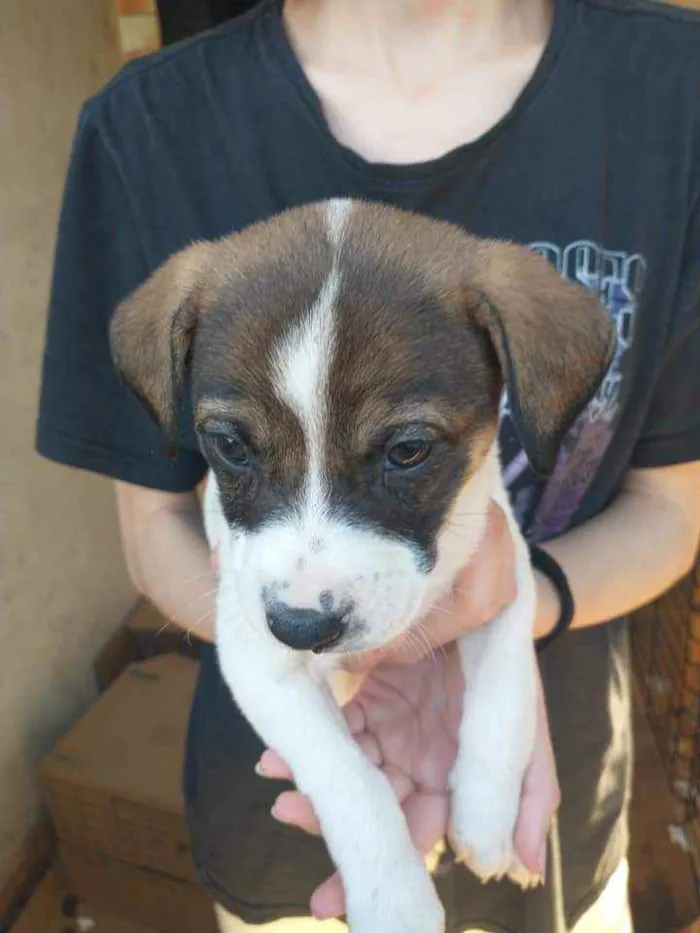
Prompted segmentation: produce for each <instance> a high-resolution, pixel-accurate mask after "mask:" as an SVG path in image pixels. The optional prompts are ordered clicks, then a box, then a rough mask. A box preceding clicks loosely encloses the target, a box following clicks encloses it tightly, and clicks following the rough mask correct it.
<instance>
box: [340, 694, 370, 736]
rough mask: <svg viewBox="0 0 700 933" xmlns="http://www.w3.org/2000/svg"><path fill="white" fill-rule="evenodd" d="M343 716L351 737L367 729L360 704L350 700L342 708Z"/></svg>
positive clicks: (365, 718)
mask: <svg viewBox="0 0 700 933" xmlns="http://www.w3.org/2000/svg"><path fill="white" fill-rule="evenodd" d="M343 716H345V722H346V723H347V724H348V728H349V729H350V732H352V734H353V735H355V736H357V735H360V733H362V732H364V731H365V729H366V728H367V717H366V716H365V711H364V709H363V708H362V704H361V703H356V702H355V701H354V700H351V701H350V703H348V704H347V706H345V707H343Z"/></svg>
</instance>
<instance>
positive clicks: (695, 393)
mask: <svg viewBox="0 0 700 933" xmlns="http://www.w3.org/2000/svg"><path fill="white" fill-rule="evenodd" d="M695 207H696V210H695V212H694V214H693V215H692V217H691V222H690V225H689V233H688V238H687V240H686V251H685V261H684V265H683V272H682V275H681V281H680V285H679V289H678V295H677V301H676V306H675V310H674V320H673V328H672V332H671V337H670V340H669V342H668V345H667V347H666V350H665V353H664V355H663V359H662V365H661V369H660V372H659V377H658V380H657V383H656V386H655V389H654V394H653V396H652V401H651V406H650V408H649V411H648V414H647V418H646V421H645V423H644V427H643V430H642V435H641V437H640V439H639V441H638V443H637V446H636V448H635V450H634V454H633V457H632V466H635V467H661V466H672V465H674V464H677V463H687V462H689V461H692V460H700V203H696V205H695Z"/></svg>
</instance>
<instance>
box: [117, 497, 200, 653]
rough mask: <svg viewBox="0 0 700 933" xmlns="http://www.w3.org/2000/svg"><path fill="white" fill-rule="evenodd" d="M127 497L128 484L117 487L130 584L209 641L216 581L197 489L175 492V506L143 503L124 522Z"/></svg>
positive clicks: (173, 617)
mask: <svg viewBox="0 0 700 933" xmlns="http://www.w3.org/2000/svg"><path fill="white" fill-rule="evenodd" d="M128 496H129V491H128V488H124V487H123V488H120V489H118V494H117V500H118V503H119V512H120V519H121V525H122V534H123V536H124V539H125V545H126V547H125V551H126V554H127V559H128V564H129V571H130V573H131V576H132V579H133V580H134V583H135V584H136V586H137V588H138V589H139V591H140V592H141V594H142V595H143V596H145V597H146V598H147V599H149V600H150V601H151V602H152V603H153V604H154V605H155V606H157V607H158V609H160V610H161V612H163V614H164V615H165V616H166V617H167V618H168V619H169V620H171V621H172V622H173V623H175V624H176V625H179V626H180V627H181V628H183V629H186V630H187V631H189V632H191V633H192V634H193V635H196V636H198V637H199V638H204V639H206V640H213V638H214V604H215V593H216V582H217V581H216V577H215V574H214V572H213V570H212V566H211V561H210V555H209V548H208V546H207V542H206V538H205V535H204V526H203V522H202V513H201V508H200V504H199V500H198V497H197V495H196V493H191V494H190V495H186V496H185V495H183V496H178V497H177V502H176V504H175V505H173V504H171V503H169V504H168V505H167V506H163V507H157V506H156V507H155V508H150V509H149V507H148V505H149V504H148V502H147V503H146V504H145V506H144V514H141V515H139V516H138V519H137V520H136V521H128V520H125V517H126V512H127V511H128V510H129V509H130V508H132V509H133V506H132V505H131V504H130V503H128V502H127V501H126V500H127V499H128ZM173 498H175V497H173ZM137 507H139V506H137ZM146 510H147V511H146Z"/></svg>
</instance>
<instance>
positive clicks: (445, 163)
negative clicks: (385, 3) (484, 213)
mask: <svg viewBox="0 0 700 933" xmlns="http://www.w3.org/2000/svg"><path fill="white" fill-rule="evenodd" d="M574 2H575V0H554V10H553V15H552V28H551V30H550V35H549V38H548V40H547V43H546V45H545V48H544V51H543V53H542V56H541V57H540V60H539V62H538V64H537V66H536V67H535V70H534V71H533V73H532V75H531V76H530V78H529V80H528V81H527V83H526V84H525V86H524V87H523V89H522V90H521V92H520V94H519V95H518V97H517V98H516V100H515V101H514V103H513V105H512V107H511V108H510V110H509V111H508V112H507V113H506V114H504V116H503V117H501V119H500V120H498V122H497V123H495V124H494V125H493V126H492V127H491V128H490V129H489V130H487V131H486V132H485V133H483V134H482V135H481V136H479V137H478V138H477V139H475V140H472V141H471V142H467V143H463V144H462V145H460V146H457V147H456V148H454V149H451V150H450V151H448V152H446V153H444V154H443V155H441V156H438V157H437V158H435V159H430V160H427V161H424V162H415V163H410V164H404V163H401V164H395V163H385V162H371V161H369V160H367V159H365V158H364V157H363V156H361V155H359V153H357V152H355V151H354V150H352V149H350V148H348V147H347V146H345V145H343V143H341V142H339V140H338V139H336V137H335V136H334V135H333V133H332V132H331V130H330V127H329V126H328V122H327V120H326V116H325V114H324V112H323V107H322V105H321V101H320V100H319V97H318V95H317V93H316V91H315V89H314V87H313V85H312V84H311V82H310V81H309V79H308V78H307V76H306V74H305V72H304V70H303V68H302V67H301V64H300V62H299V60H298V58H297V56H296V54H295V52H294V48H293V46H292V44H291V41H290V39H289V36H288V35H287V30H286V28H285V26H284V21H283V18H282V6H283V0H265V2H264V4H263V9H262V10H261V13H262V14H263V15H262V22H263V24H264V35H263V36H262V47H263V48H262V52H263V55H264V57H265V58H266V60H267V63H268V65H269V67H271V68H272V69H273V70H274V71H276V72H277V76H278V78H279V79H280V82H281V84H283V85H284V86H285V87H286V89H287V92H288V94H289V95H290V97H291V98H293V100H294V103H295V104H296V105H297V106H299V107H301V109H302V110H303V111H304V112H305V114H306V117H307V118H308V119H309V120H310V122H311V123H312V124H313V126H314V129H315V132H316V135H317V138H318V140H319V143H320V144H321V145H322V146H323V147H324V148H325V149H326V151H327V153H328V156H329V157H330V158H333V159H335V160H338V161H340V162H343V163H345V165H346V166H347V167H349V168H350V169H351V170H352V171H353V172H354V173H355V174H357V175H359V176H363V177H364V178H365V180H367V181H375V182H379V183H384V184H387V183H389V184H391V183H396V184H401V183H402V182H404V183H410V182H421V181H422V182H425V181H429V180H431V179H435V180H436V179H438V178H440V177H442V176H444V175H446V174H450V173H452V172H454V171H455V170H458V169H460V168H463V167H464V166H465V164H468V163H469V162H470V161H471V160H472V159H473V158H474V157H475V156H477V155H479V154H481V153H482V152H483V151H484V150H485V149H487V148H488V147H490V146H491V145H492V144H493V143H494V142H496V141H497V140H499V139H501V138H502V137H503V136H504V135H505V134H507V133H508V132H509V131H510V130H511V129H512V128H513V126H514V125H515V124H516V123H517V122H518V121H519V120H520V119H521V118H522V117H523V115H524V114H525V112H526V111H527V109H528V108H529V106H530V105H531V104H532V102H533V101H534V100H535V99H536V98H537V97H538V95H539V94H540V92H541V91H542V88H543V87H544V85H545V84H546V83H547V81H548V80H549V78H550V77H551V75H552V73H553V71H554V70H555V66H556V64H557V61H558V59H559V56H560V53H561V51H562V48H563V46H564V44H565V41H566V38H567V36H568V33H569V28H568V27H569V23H570V20H571V12H572V7H573V4H574Z"/></svg>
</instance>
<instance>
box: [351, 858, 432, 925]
mask: <svg viewBox="0 0 700 933" xmlns="http://www.w3.org/2000/svg"><path fill="white" fill-rule="evenodd" d="M348 925H349V927H350V933H444V929H445V911H444V909H443V907H442V904H441V903H440V899H439V898H438V896H437V892H436V890H435V886H434V885H433V881H432V878H431V877H430V874H429V873H428V870H427V868H426V867H425V864H424V862H423V861H422V859H420V858H419V857H418V855H417V853H416V854H415V855H414V854H413V853H412V854H411V856H410V858H409V859H407V860H406V862H404V861H403V860H401V864H394V865H391V866H389V867H388V869H387V871H386V872H382V873H381V880H380V879H377V878H374V879H370V880H369V883H368V884H366V885H363V886H362V890H357V891H354V892H353V891H352V890H348Z"/></svg>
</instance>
